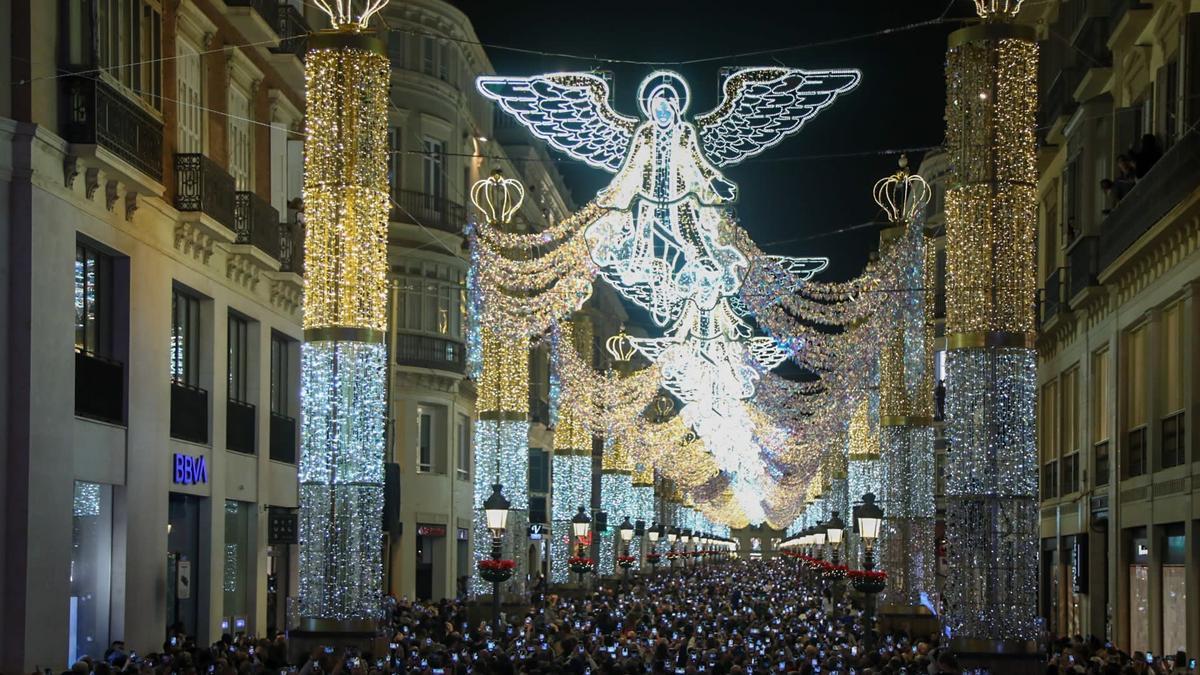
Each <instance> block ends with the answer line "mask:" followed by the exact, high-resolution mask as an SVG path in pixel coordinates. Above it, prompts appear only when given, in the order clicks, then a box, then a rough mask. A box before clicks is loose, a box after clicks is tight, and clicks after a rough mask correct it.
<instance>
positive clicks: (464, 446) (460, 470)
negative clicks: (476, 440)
mask: <svg viewBox="0 0 1200 675" xmlns="http://www.w3.org/2000/svg"><path fill="white" fill-rule="evenodd" d="M456 472H457V475H458V477H459V478H460V479H462V480H470V478H471V419H470V418H469V417H467V416H466V415H459V416H458V466H457V468H456Z"/></svg>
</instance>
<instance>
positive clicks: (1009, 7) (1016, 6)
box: [975, 0, 1025, 19]
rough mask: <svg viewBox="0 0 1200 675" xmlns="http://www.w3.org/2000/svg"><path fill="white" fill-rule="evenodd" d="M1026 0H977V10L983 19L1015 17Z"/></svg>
mask: <svg viewBox="0 0 1200 675" xmlns="http://www.w3.org/2000/svg"><path fill="white" fill-rule="evenodd" d="M1023 2H1025V0H975V12H976V13H977V14H979V17H980V18H981V19H1015V18H1017V13H1018V12H1020V11H1021V3H1023Z"/></svg>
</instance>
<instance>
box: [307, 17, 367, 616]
mask: <svg viewBox="0 0 1200 675" xmlns="http://www.w3.org/2000/svg"><path fill="white" fill-rule="evenodd" d="M383 4H384V3H383V2H376V3H369V5H370V6H369V7H368V9H366V10H364V11H363V12H362V14H360V15H357V16H347V15H345V14H344V13H340V12H336V11H335V12H332V13H331V18H332V19H333V21H332V23H333V26H334V28H333V29H332V30H327V31H321V32H319V33H315V34H313V35H311V36H310V37H309V43H308V44H309V51H308V55H307V58H306V60H305V63H306V81H307V102H308V111H307V119H308V129H307V131H308V137H307V141H306V144H305V153H304V154H305V158H306V160H305V167H304V205H305V214H306V216H307V218H306V220H307V232H306V234H305V259H304V267H305V275H304V282H305V288H304V344H303V346H302V347H301V407H302V411H303V414H302V425H301V441H300V443H301V454H300V464H299V472H298V473H299V483H300V496H299V501H300V579H299V581H300V616H301V620H302V626H301V627H302V629H304V630H306V631H313V632H328V631H334V632H343V633H344V632H362V633H368V634H373V633H374V630H375V625H376V623H377V621H378V617H379V611H380V599H381V598H380V594H381V589H382V580H383V565H382V545H383V534H382V521H383V518H382V508H383V499H384V495H383V459H384V427H383V420H384V414H385V399H384V385H385V378H386V356H387V355H386V348H385V344H384V332H385V329H386V324H385V321H386V316H387V313H386V309H385V301H386V295H387V291H386V268H387V213H388V186H387V163H386V162H387V154H386V153H387V128H386V120H387V93H388V79H389V77H390V70H389V65H388V59H387V51H386V48H385V45H384V42H383V41H382V40H380V39H379V38H378V37H377V36H376V35H375V34H374V33H373V32H371V31H367V30H365V27H366V24H367V21H368V20H369V19H370V15H371V13H373V11H377V10H378V9H379V8H381V7H382V5H383ZM347 12H348V10H347Z"/></svg>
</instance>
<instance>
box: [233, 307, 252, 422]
mask: <svg viewBox="0 0 1200 675" xmlns="http://www.w3.org/2000/svg"><path fill="white" fill-rule="evenodd" d="M248 351H249V324H248V323H247V321H246V320H245V319H243V318H242V317H240V316H236V315H233V314H230V315H229V398H231V399H233V400H234V401H241V402H243V403H245V402H247V401H249V394H248V393H247V386H246V376H247V375H248V374H249V371H250V368H249V363H248V356H247V352H248Z"/></svg>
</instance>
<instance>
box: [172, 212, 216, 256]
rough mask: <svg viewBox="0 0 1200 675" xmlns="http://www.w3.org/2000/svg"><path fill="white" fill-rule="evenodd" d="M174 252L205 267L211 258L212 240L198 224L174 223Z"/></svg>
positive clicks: (187, 222) (189, 222) (188, 222)
mask: <svg viewBox="0 0 1200 675" xmlns="http://www.w3.org/2000/svg"><path fill="white" fill-rule="evenodd" d="M175 250H177V251H179V252H180V253H185V254H190V255H191V256H192V258H193V259H195V260H199V261H200V262H202V263H204V264H206V265H207V264H208V259H209V258H211V257H212V252H213V238H212V236H211V235H210V234H209V233H208V232H207V231H206V230H205V229H204V228H203V227H201V226H200V225H199V224H198V223H194V222H191V221H186V220H185V221H180V222H177V223H175Z"/></svg>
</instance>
